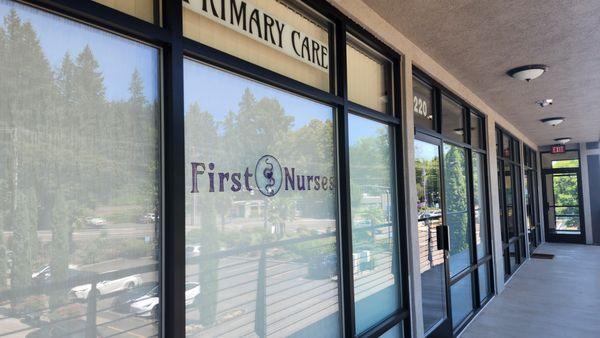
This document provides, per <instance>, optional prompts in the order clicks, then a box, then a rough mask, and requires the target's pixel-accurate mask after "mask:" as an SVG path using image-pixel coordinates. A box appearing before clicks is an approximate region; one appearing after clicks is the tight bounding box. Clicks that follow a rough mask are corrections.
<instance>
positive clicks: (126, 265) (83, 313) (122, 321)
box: [0, 257, 158, 337]
mask: <svg viewBox="0 0 600 338" xmlns="http://www.w3.org/2000/svg"><path fill="white" fill-rule="evenodd" d="M155 264H156V261H154V260H153V259H151V258H149V257H148V258H136V259H114V260H111V261H105V262H102V263H98V264H93V265H87V266H81V267H79V268H78V270H77V271H79V272H80V273H85V272H96V271H98V272H100V273H103V272H106V271H115V272H116V273H118V272H119V271H127V270H128V269H130V270H131V269H133V270H136V269H138V270H140V271H138V272H139V273H135V274H131V275H129V274H126V275H124V276H118V277H119V278H118V279H115V280H117V281H118V280H119V279H122V280H124V281H129V280H131V279H132V277H134V276H135V278H136V279H137V280H139V281H140V284H142V285H149V284H150V285H153V283H156V282H157V273H156V272H155V271H154V269H155ZM101 282H102V281H101ZM104 282H105V283H110V282H114V280H113V281H111V280H105V281H104ZM77 284H79V283H77ZM98 284H100V283H98ZM85 285H86V284H85V283H83V282H82V284H81V285H79V286H73V287H71V286H69V287H67V290H64V289H61V290H60V292H61V293H65V294H66V293H67V292H68V291H69V290H72V289H73V288H78V287H79V288H81V287H82V286H83V287H85ZM125 286H126V284H125ZM52 287H53V286H52V285H51V284H47V285H45V288H47V290H45V291H43V292H44V294H38V293H36V294H34V295H31V296H28V297H29V298H30V299H31V297H34V299H38V300H41V299H46V300H45V301H44V302H45V303H46V305H45V306H46V307H45V308H44V309H40V310H38V311H35V312H34V311H30V312H29V313H20V314H17V313H15V312H14V311H11V305H10V298H11V297H10V296H6V295H10V294H6V293H4V295H5V296H3V297H2V298H1V299H0V337H84V336H86V330H87V329H88V328H89V327H93V326H92V325H93V322H94V321H95V324H96V325H97V336H99V337H112V336H119V337H149V336H153V335H156V333H157V332H158V331H157V325H156V322H155V320H154V319H153V318H152V317H150V318H142V317H140V316H137V315H136V314H132V313H131V312H130V311H129V310H128V309H127V308H126V309H125V310H123V309H121V310H120V311H117V309H115V307H114V306H115V299H117V298H118V297H122V296H123V295H127V294H128V293H130V292H132V291H135V290H136V289H137V286H135V287H133V288H132V289H131V290H123V289H122V287H121V288H120V289H116V290H108V291H107V294H105V295H102V296H99V297H97V298H96V307H95V310H96V311H93V310H92V309H90V308H89V306H90V304H93V302H91V301H92V298H94V297H91V296H90V297H87V296H86V297H84V299H71V300H70V301H69V303H67V304H65V305H62V306H60V307H58V308H56V309H53V310H52V311H50V310H49V308H48V307H47V306H48V304H49V303H48V300H47V299H48V295H50V294H51V293H52ZM36 292H37V291H36ZM40 304H42V303H40ZM58 314H59V315H60V318H58V319H57V318H56V316H57V315H58ZM93 314H95V316H94V317H91V316H92V315H93ZM92 318H93V319H92ZM51 319H52V320H51Z"/></svg>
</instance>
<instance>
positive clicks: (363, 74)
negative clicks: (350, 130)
mask: <svg viewBox="0 0 600 338" xmlns="http://www.w3.org/2000/svg"><path fill="white" fill-rule="evenodd" d="M347 39H348V44H347V45H346V59H347V68H348V70H347V75H348V98H349V99H350V100H351V101H354V102H356V103H360V104H362V105H363V106H365V107H369V108H371V109H374V110H378V111H380V112H383V113H390V112H391V110H392V88H391V86H392V72H391V65H392V63H391V62H390V61H389V60H388V59H386V58H385V57H383V56H382V55H380V54H379V53H377V52H376V51H374V50H373V49H371V48H369V47H368V46H366V45H365V44H364V43H362V42H361V41H359V40H358V39H357V38H355V37H353V36H352V35H349V34H348V35H347Z"/></svg>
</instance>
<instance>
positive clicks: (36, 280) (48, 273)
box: [31, 264, 81, 287]
mask: <svg viewBox="0 0 600 338" xmlns="http://www.w3.org/2000/svg"><path fill="white" fill-rule="evenodd" d="M76 267H77V266H76V265H72V264H69V268H68V269H67V279H73V278H76V277H78V276H80V274H81V271H79V270H75V269H74V268H76ZM31 280H32V283H33V285H35V286H38V287H42V286H44V285H47V284H50V283H52V270H51V269H50V265H45V266H43V267H42V268H41V269H40V270H39V271H37V272H34V273H32V274H31ZM61 282H64V281H61Z"/></svg>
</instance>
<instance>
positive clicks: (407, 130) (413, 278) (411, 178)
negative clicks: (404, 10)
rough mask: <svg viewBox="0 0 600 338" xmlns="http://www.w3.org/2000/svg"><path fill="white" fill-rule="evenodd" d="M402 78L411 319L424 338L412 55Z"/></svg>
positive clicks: (417, 333)
mask: <svg viewBox="0 0 600 338" xmlns="http://www.w3.org/2000/svg"><path fill="white" fill-rule="evenodd" d="M402 72H403V74H401V77H400V78H401V79H402V80H403V82H404V83H403V87H404V90H403V95H404V97H403V105H402V108H403V112H402V116H403V119H404V121H403V127H404V130H403V134H404V138H403V144H404V163H403V165H404V173H405V175H404V179H405V182H404V186H405V187H407V188H408V189H406V191H405V192H404V194H405V199H404V200H405V201H406V205H405V208H406V227H407V233H408V239H407V241H406V242H407V245H408V250H407V251H408V253H409V257H408V274H409V276H408V280H409V284H410V285H409V289H410V317H411V318H410V319H411V324H412V334H413V337H423V336H424V334H425V332H424V330H423V301H422V297H423V295H422V292H421V268H420V265H419V229H418V226H417V223H418V215H417V208H416V205H417V185H416V184H415V182H416V181H417V174H416V172H415V165H414V163H415V121H414V115H413V113H412V111H413V100H412V99H411V98H412V97H413V78H412V60H411V58H410V57H408V56H404V57H403V58H402Z"/></svg>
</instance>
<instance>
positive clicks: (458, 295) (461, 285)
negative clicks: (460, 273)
mask: <svg viewBox="0 0 600 338" xmlns="http://www.w3.org/2000/svg"><path fill="white" fill-rule="evenodd" d="M471 285H472V283H471V275H470V274H469V275H467V276H466V277H464V278H463V279H461V280H460V281H459V282H457V283H455V284H453V285H452V286H451V287H450V296H451V299H452V327H454V328H456V327H457V326H458V325H459V324H460V323H461V322H462V321H463V320H465V318H467V316H468V315H469V314H470V313H471V311H473V293H472V290H471Z"/></svg>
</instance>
